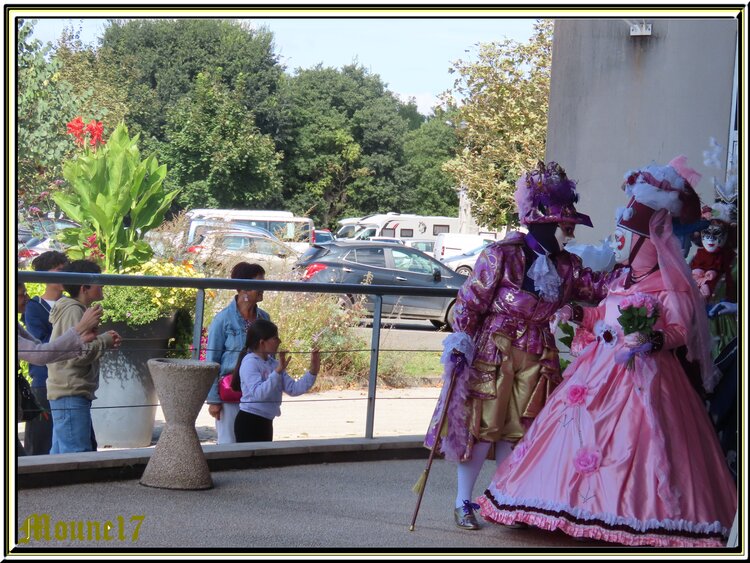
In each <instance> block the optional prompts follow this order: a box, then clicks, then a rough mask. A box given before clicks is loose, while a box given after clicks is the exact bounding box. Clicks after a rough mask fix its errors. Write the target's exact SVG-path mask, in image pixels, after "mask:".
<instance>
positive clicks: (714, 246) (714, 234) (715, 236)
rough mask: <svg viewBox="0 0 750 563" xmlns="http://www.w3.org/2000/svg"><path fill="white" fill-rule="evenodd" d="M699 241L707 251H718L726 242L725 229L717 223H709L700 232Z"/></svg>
mask: <svg viewBox="0 0 750 563" xmlns="http://www.w3.org/2000/svg"><path fill="white" fill-rule="evenodd" d="M701 241H702V242H703V248H705V249H706V251H707V252H711V253H714V252H718V251H719V249H721V247H722V246H724V243H726V242H727V231H726V229H724V228H722V227H720V226H719V225H709V226H708V227H707V228H706V229H705V230H704V231H702V232H701Z"/></svg>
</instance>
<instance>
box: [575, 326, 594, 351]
mask: <svg viewBox="0 0 750 563" xmlns="http://www.w3.org/2000/svg"><path fill="white" fill-rule="evenodd" d="M594 341H596V336H594V334H593V333H592V332H591V331H589V330H587V329H585V328H584V327H582V326H579V327H578V328H577V329H576V332H575V335H574V336H573V340H572V341H571V343H570V355H571V356H575V357H578V356H580V355H581V352H583V350H584V348H586V346H588V345H589V344H591V343H592V342H594Z"/></svg>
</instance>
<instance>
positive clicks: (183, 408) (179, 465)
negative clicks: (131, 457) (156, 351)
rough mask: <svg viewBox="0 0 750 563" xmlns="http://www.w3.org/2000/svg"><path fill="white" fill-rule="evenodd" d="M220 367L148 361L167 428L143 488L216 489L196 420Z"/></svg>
mask: <svg viewBox="0 0 750 563" xmlns="http://www.w3.org/2000/svg"><path fill="white" fill-rule="evenodd" d="M219 367H220V366H219V364H217V363H215V362H199V361H197V360H179V359H166V358H156V359H152V360H149V361H148V369H149V371H150V372H151V377H152V379H153V380H154V386H155V387H156V393H157V394H158V395H159V401H160V403H161V408H162V411H164V418H165V419H166V425H165V427H164V430H162V433H161V436H159V441H158V442H157V443H156V448H155V449H154V453H153V455H152V456H151V459H150V460H149V462H148V465H146V470H145V471H144V472H143V476H142V477H141V485H146V486H147V487H159V488H162V489H186V490H198V489H210V488H211V487H213V481H212V480H211V473H210V472H209V470H208V463H207V462H206V458H205V456H204V455H203V450H202V449H201V444H200V440H199V439H198V434H197V432H196V431H195V419H196V418H197V417H198V413H199V412H200V410H201V406H202V405H203V402H204V401H205V400H206V395H208V390H209V389H210V388H211V384H212V383H213V382H214V379H216V376H217V375H218V374H219Z"/></svg>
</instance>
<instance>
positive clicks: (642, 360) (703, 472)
mask: <svg viewBox="0 0 750 563" xmlns="http://www.w3.org/2000/svg"><path fill="white" fill-rule="evenodd" d="M699 178H700V175H698V174H697V172H695V171H693V170H691V169H690V168H688V167H687V165H686V163H685V160H684V157H678V158H677V159H675V160H673V161H672V162H670V165H669V166H656V165H652V166H648V167H645V168H644V169H641V170H637V171H635V172H631V173H629V174H628V175H627V176H626V184H625V186H626V189H627V193H628V195H630V196H631V200H630V202H629V204H628V207H627V208H626V209H625V211H624V213H623V214H622V215H621V217H620V218H619V220H618V230H617V231H615V234H616V237H615V241H616V242H617V243H618V244H617V246H619V250H620V251H624V253H625V255H626V256H627V262H628V264H629V266H630V268H629V270H627V271H626V273H625V274H623V275H622V276H621V277H619V278H618V279H617V280H616V281H615V282H614V283H613V284H612V286H611V287H610V291H609V293H608V295H607V297H606V299H604V301H603V302H602V303H601V304H600V305H599V306H598V307H595V308H583V309H582V315H581V314H580V311H578V315H575V314H574V315H573V318H574V320H575V318H576V316H577V317H578V320H580V321H581V322H582V326H584V327H586V328H588V329H589V330H591V331H593V332H594V334H596V335H597V339H596V340H595V341H593V342H592V343H590V344H589V345H588V346H587V347H586V348H585V349H584V350H583V352H582V353H581V354H580V355H579V356H578V357H577V358H576V359H575V361H574V362H573V363H572V364H571V365H570V366H569V367H568V369H567V370H566V371H565V373H564V374H563V383H561V384H560V386H559V387H558V388H557V389H556V391H555V392H554V394H553V395H552V396H551V397H550V398H549V399H548V402H547V404H546V405H545V407H544V409H542V411H541V413H540V414H539V415H538V416H537V417H536V419H535V421H534V423H533V424H532V425H531V427H530V428H529V430H528V431H527V433H526V435H525V437H524V439H523V440H522V441H520V442H519V443H518V444H517V446H516V447H515V449H514V451H513V453H512V454H511V455H510V456H509V457H508V458H507V459H506V461H505V462H504V463H503V464H502V465H501V466H500V467H499V469H498V471H497V473H496V474H495V476H494V477H493V480H492V482H491V483H490V486H489V487H488V489H487V490H486V491H485V493H484V495H483V496H482V497H480V498H479V499H478V502H479V504H480V505H481V514H482V516H483V517H484V518H485V519H487V520H490V521H494V522H496V523H499V524H504V525H508V524H512V523H524V524H527V525H532V526H536V527H539V528H542V529H545V530H556V529H557V530H562V531H563V532H565V533H566V534H569V535H571V536H574V537H578V538H592V539H596V540H603V541H606V542H613V543H619V544H625V545H631V546H656V547H720V546H724V545H726V538H727V535H728V530H729V528H730V527H731V526H732V521H733V518H734V515H735V512H736V509H737V491H736V487H735V484H734V481H733V479H732V476H731V475H730V473H729V470H728V468H727V466H726V463H725V460H724V456H723V455H722V451H721V447H720V446H719V442H718V440H717V437H716V434H715V432H714V430H713V427H712V425H711V422H710V420H709V417H708V414H707V413H706V409H705V407H704V406H703V404H702V402H701V400H700V398H699V396H698V394H697V392H696V391H695V390H694V388H693V387H692V386H691V383H690V381H689V380H688V377H687V376H686V374H685V372H684V370H683V367H682V365H681V363H680V361H679V360H678V359H677V358H676V357H675V354H674V351H675V350H676V349H677V348H679V347H683V346H684V347H686V348H687V358H688V359H689V360H692V361H694V362H696V363H697V364H698V365H699V366H700V370H701V377H702V382H703V385H704V387H705V388H706V390H709V391H710V390H711V389H712V387H713V385H714V384H715V382H716V375H715V372H714V370H713V364H712V362H711V357H710V353H709V346H710V339H709V337H708V328H707V319H706V314H705V308H704V307H703V304H702V300H701V297H700V294H699V293H698V289H697V287H696V285H695V283H694V281H693V279H692V277H691V274H690V270H689V268H688V266H687V263H686V262H685V260H684V258H683V257H682V253H681V250H680V247H679V244H678V242H677V239H676V237H675V236H674V235H673V234H672V218H673V217H680V218H681V219H683V220H684V221H686V222H688V221H690V220H691V219H692V220H694V218H692V217H691V215H692V214H693V212H694V211H695V210H696V209H697V213H699V212H700V205H699V201H698V197H697V195H696V194H695V192H694V190H693V188H692V186H691V184H692V183H694V182H696V179H699ZM637 293H641V294H645V295H648V296H651V297H654V298H656V299H657V300H658V304H659V307H658V309H659V317H658V319H657V321H656V324H655V325H654V326H653V328H652V330H651V332H649V333H648V334H644V335H638V334H630V335H627V336H625V335H624V334H623V331H622V328H621V326H620V324H619V322H618V317H619V316H620V311H619V309H618V305H619V304H620V303H621V302H622V301H623V300H624V299H626V298H629V297H632V296H634V295H635V294H637ZM636 348H637V349H640V350H641V352H640V353H639V354H636V355H635V356H633V357H634V365H633V368H632V369H630V368H629V367H628V365H627V363H620V362H622V360H623V358H622V356H623V352H624V353H626V355H631V353H632V351H634V350H635V349H636ZM645 349H647V350H645Z"/></svg>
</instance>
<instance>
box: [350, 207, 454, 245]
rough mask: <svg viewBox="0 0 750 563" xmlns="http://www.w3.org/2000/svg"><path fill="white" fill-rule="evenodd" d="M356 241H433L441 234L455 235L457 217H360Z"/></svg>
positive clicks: (395, 215) (404, 214) (400, 215)
mask: <svg viewBox="0 0 750 563" xmlns="http://www.w3.org/2000/svg"><path fill="white" fill-rule="evenodd" d="M356 227H357V232H356V233H355V235H354V237H353V238H354V239H356V240H369V239H371V238H372V237H395V238H400V239H401V240H403V241H404V242H407V241H408V240H409V239H421V240H435V239H436V238H437V236H438V235H440V234H442V233H457V232H458V229H459V219H458V217H442V216H438V215H436V216H429V215H413V214H410V213H379V214H377V215H368V216H367V217H362V218H361V219H360V220H359V222H358V223H357V225H356Z"/></svg>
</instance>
